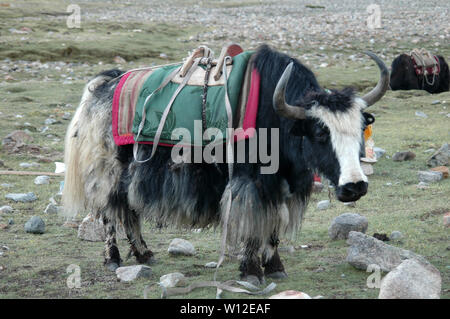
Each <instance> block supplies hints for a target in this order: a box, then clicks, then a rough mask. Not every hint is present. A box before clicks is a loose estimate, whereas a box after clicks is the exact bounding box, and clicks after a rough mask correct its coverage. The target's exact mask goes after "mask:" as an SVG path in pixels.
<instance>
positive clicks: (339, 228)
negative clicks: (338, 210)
mask: <svg viewBox="0 0 450 319" xmlns="http://www.w3.org/2000/svg"><path fill="white" fill-rule="evenodd" d="M368 226H369V222H368V220H367V218H366V217H364V216H361V215H359V214H354V213H345V214H342V215H340V216H338V217H336V218H335V219H334V220H333V222H332V223H331V226H330V228H328V235H329V236H330V238H331V239H332V240H339V239H347V238H348V234H349V233H350V232H351V231H357V232H361V233H365V232H366V230H367V227H368Z"/></svg>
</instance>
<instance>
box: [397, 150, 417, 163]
mask: <svg viewBox="0 0 450 319" xmlns="http://www.w3.org/2000/svg"><path fill="white" fill-rule="evenodd" d="M415 158H416V154H414V153H413V152H410V151H407V152H397V153H395V154H394V155H392V160H393V161H394V162H403V161H411V160H413V159H415Z"/></svg>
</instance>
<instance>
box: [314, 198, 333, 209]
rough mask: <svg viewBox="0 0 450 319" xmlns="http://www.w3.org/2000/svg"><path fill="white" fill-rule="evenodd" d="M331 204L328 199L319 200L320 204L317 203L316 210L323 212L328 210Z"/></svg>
mask: <svg viewBox="0 0 450 319" xmlns="http://www.w3.org/2000/svg"><path fill="white" fill-rule="evenodd" d="M330 206H331V203H330V201H329V200H328V199H325V200H321V201H320V202H318V203H317V209H318V210H325V209H328V208H330Z"/></svg>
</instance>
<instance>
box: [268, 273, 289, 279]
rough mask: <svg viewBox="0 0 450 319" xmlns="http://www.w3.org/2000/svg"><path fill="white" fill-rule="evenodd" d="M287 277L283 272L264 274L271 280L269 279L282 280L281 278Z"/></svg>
mask: <svg viewBox="0 0 450 319" xmlns="http://www.w3.org/2000/svg"><path fill="white" fill-rule="evenodd" d="M287 276H288V275H287V274H286V272H284V271H275V272H272V273H270V274H266V277H267V278H271V279H283V278H287Z"/></svg>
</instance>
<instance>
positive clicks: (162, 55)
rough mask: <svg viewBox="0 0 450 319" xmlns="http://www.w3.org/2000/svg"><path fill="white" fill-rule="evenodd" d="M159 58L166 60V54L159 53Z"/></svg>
mask: <svg viewBox="0 0 450 319" xmlns="http://www.w3.org/2000/svg"><path fill="white" fill-rule="evenodd" d="M159 57H160V58H161V59H167V54H165V53H160V54H159Z"/></svg>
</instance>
